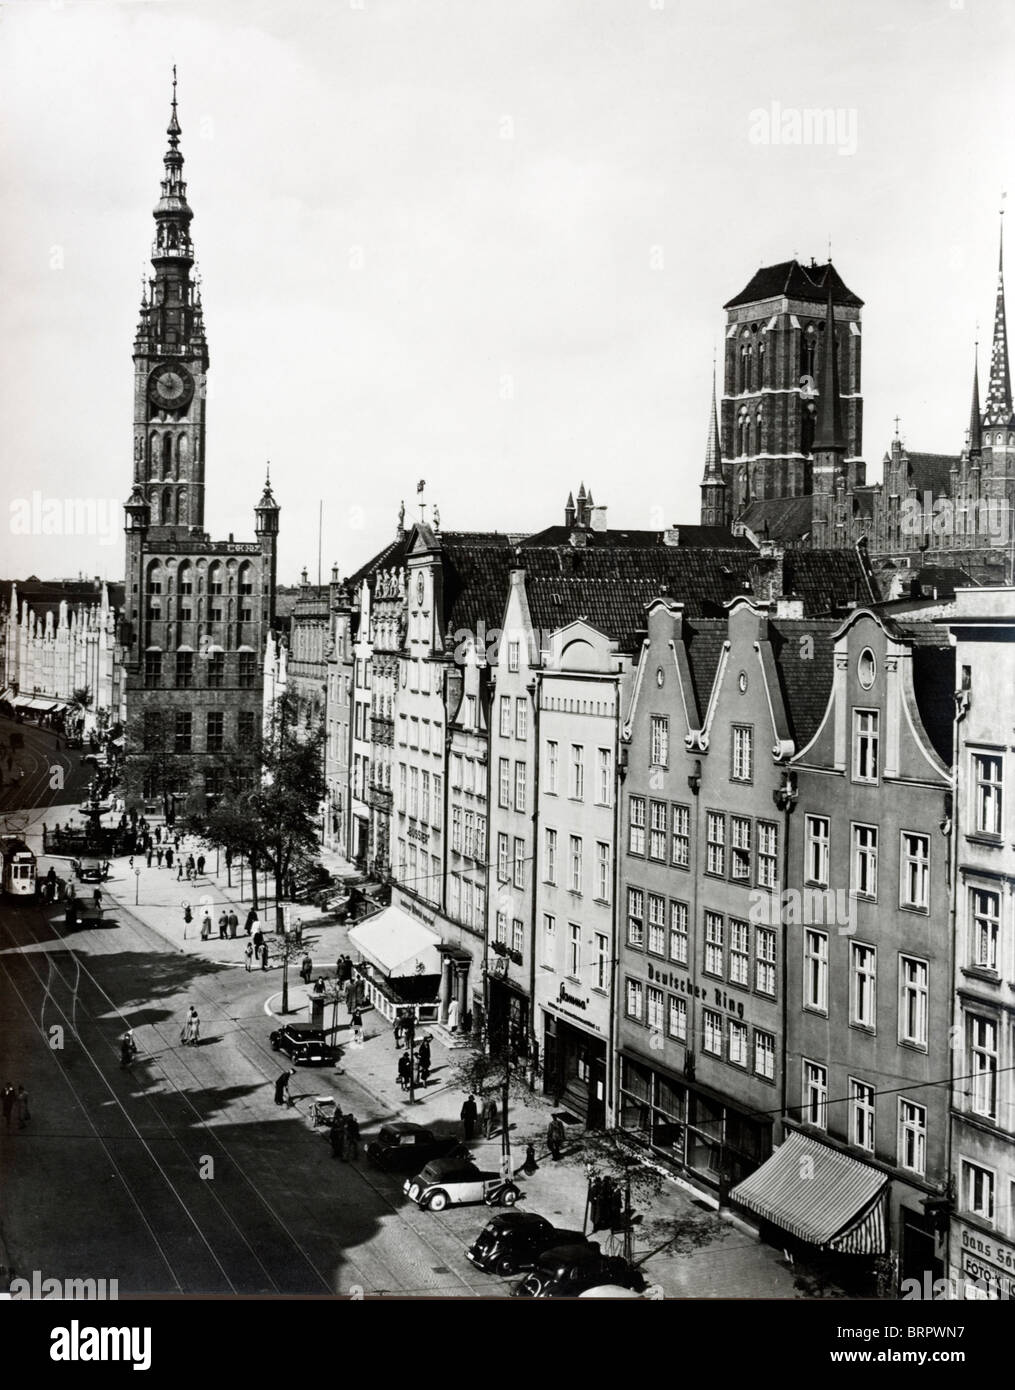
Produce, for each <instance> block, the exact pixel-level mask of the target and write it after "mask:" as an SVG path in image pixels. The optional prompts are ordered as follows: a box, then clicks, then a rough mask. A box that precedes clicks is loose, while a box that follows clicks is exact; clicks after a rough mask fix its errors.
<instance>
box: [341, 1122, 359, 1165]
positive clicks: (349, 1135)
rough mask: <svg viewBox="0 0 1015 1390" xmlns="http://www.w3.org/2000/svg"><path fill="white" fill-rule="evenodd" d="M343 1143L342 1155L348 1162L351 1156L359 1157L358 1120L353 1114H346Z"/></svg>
mask: <svg viewBox="0 0 1015 1390" xmlns="http://www.w3.org/2000/svg"><path fill="white" fill-rule="evenodd" d="M344 1133H345V1143H344V1144H343V1146H342V1157H343V1159H344V1160H345V1161H346V1162H348V1161H349V1159H351V1158H359V1122H358V1121H357V1119H356V1116H355V1115H346V1117H345V1125H344Z"/></svg>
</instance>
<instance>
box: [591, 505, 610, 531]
mask: <svg viewBox="0 0 1015 1390" xmlns="http://www.w3.org/2000/svg"><path fill="white" fill-rule="evenodd" d="M589 526H590V528H591V529H592V530H593V531H595V532H597V533H598V534H599V535H600V536H605V535H606V508H605V507H601V506H600V507H593V508H592V515H591V517H590V518H589Z"/></svg>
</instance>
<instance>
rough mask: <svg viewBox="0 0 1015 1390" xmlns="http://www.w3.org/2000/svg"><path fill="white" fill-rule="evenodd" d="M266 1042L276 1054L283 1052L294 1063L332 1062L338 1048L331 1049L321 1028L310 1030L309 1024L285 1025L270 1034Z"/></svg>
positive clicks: (334, 1059)
mask: <svg viewBox="0 0 1015 1390" xmlns="http://www.w3.org/2000/svg"><path fill="white" fill-rule="evenodd" d="M268 1041H269V1042H270V1043H271V1045H272V1047H273V1048H274V1049H275V1051H276V1052H284V1053H286V1055H287V1056H288V1057H289V1058H290V1059H291V1060H292V1061H294V1062H296V1063H300V1062H303V1063H311V1062H334V1061H337V1059H338V1048H337V1047H333V1046H332V1045H331V1043H329V1042H328V1040H327V1039H326V1038H325V1036H324V1030H323V1029H322V1028H311V1026H310V1024H309V1023H286V1024H285V1025H284V1026H283V1027H281V1028H276V1029H275V1031H274V1033H272V1034H270V1036H269V1038H268Z"/></svg>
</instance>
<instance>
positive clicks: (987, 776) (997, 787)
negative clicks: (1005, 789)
mask: <svg viewBox="0 0 1015 1390" xmlns="http://www.w3.org/2000/svg"><path fill="white" fill-rule="evenodd" d="M1001 775H1002V774H1001V755H1000V754H999V753H974V754H973V789H974V796H975V804H976V829H977V831H978V832H979V833H980V834H981V835H1000V833H1001V824H1002V815H1001V809H1002V786H1001Z"/></svg>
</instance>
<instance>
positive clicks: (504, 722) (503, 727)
mask: <svg viewBox="0 0 1015 1390" xmlns="http://www.w3.org/2000/svg"><path fill="white" fill-rule="evenodd" d="M500 736H501V738H510V737H511V696H510V695H502V696H501V697H500Z"/></svg>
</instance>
